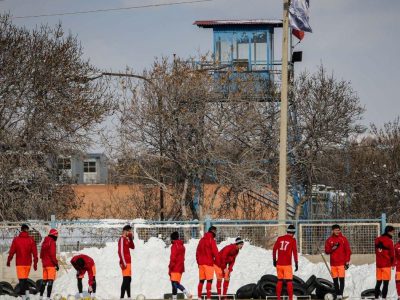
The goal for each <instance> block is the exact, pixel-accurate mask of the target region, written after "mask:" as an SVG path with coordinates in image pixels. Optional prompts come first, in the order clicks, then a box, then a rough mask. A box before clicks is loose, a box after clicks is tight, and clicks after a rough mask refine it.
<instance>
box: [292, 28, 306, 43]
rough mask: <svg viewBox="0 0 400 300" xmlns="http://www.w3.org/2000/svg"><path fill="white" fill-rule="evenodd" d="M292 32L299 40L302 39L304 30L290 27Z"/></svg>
mask: <svg viewBox="0 0 400 300" xmlns="http://www.w3.org/2000/svg"><path fill="white" fill-rule="evenodd" d="M292 34H293V35H294V36H295V37H297V38H298V39H299V40H300V41H301V40H302V39H304V31H300V30H297V29H294V28H293V29H292Z"/></svg>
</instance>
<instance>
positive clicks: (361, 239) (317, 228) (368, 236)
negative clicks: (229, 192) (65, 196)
mask: <svg viewBox="0 0 400 300" xmlns="http://www.w3.org/2000/svg"><path fill="white" fill-rule="evenodd" d="M27 223H28V224H29V225H30V227H31V230H30V233H31V235H32V236H33V237H34V239H35V241H36V243H37V245H38V247H39V248H40V245H41V241H42V240H43V238H44V237H45V236H46V235H47V234H48V231H49V230H50V228H57V229H58V231H59V238H58V241H57V245H58V251H59V252H71V251H80V250H82V249H83V248H88V247H98V248H101V247H105V245H106V243H109V242H116V241H117V240H118V238H119V236H120V234H121V230H122V227H123V226H124V225H126V224H128V223H129V224H131V225H132V226H133V229H134V236H135V239H140V240H143V241H145V242H147V241H148V240H149V239H150V238H159V239H162V240H164V241H165V243H166V245H169V243H170V240H169V236H170V234H171V233H172V232H173V231H178V232H179V233H180V235H181V236H182V237H183V239H184V241H185V242H187V241H189V240H190V239H199V238H200V237H201V236H202V235H203V233H204V230H205V229H206V230H207V229H208V228H209V226H211V225H214V226H216V227H217V236H216V240H217V242H218V243H220V242H222V241H224V240H227V239H229V238H235V237H237V236H240V237H241V238H242V239H244V240H246V241H247V242H249V243H250V244H252V245H254V246H258V247H262V248H265V249H272V246H273V244H274V242H275V240H276V238H277V236H278V229H279V227H280V226H282V225H281V224H280V223H278V221H277V220H211V219H206V220H205V221H204V222H199V221H163V222H161V221H145V220H135V221H129V220H75V221H58V220H55V219H53V220H52V221H51V222H45V221H30V222H29V221H27ZM286 223H287V224H289V223H290V224H294V225H295V226H296V229H297V232H296V237H297V240H298V248H299V249H298V250H299V252H301V253H302V254H310V255H313V254H319V252H320V251H323V249H324V243H325V240H326V239H327V238H328V237H329V236H330V235H331V226H332V225H333V224H339V225H340V226H341V227H342V232H343V234H344V235H345V236H346V237H347V238H348V240H349V242H350V245H351V248H352V252H353V253H354V254H373V253H374V239H375V238H376V237H377V236H378V235H379V234H380V233H381V232H382V230H383V228H384V226H386V217H385V215H382V218H380V219H362V220H361V219H340V220H296V221H293V220H290V221H287V222H286ZM391 225H393V226H394V227H395V228H396V230H397V231H400V224H391ZM19 228H20V224H18V223H10V222H2V223H0V252H1V253H3V252H8V250H9V248H10V245H11V242H12V239H13V238H14V237H15V236H17V235H18V233H19ZM396 233H397V232H396Z"/></svg>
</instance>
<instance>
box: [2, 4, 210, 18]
mask: <svg viewBox="0 0 400 300" xmlns="http://www.w3.org/2000/svg"><path fill="white" fill-rule="evenodd" d="M0 1H1V0H0ZM212 1H214V0H191V1H183V2H170V3H158V4H148V5H140V6H128V7H116V8H104V9H95V10H84V11H74V12H64V13H55V14H42V15H29V16H17V17H13V18H14V19H28V18H40V17H54V16H66V15H79V14H90V13H100V12H108V11H119V10H130V9H141V8H151V7H160V6H172V5H179V4H193V3H200V2H212Z"/></svg>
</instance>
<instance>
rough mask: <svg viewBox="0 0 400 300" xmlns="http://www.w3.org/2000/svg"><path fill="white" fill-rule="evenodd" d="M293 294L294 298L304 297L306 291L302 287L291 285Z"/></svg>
mask: <svg viewBox="0 0 400 300" xmlns="http://www.w3.org/2000/svg"><path fill="white" fill-rule="evenodd" d="M293 294H294V295H295V296H306V295H307V290H306V289H305V288H304V287H303V286H302V285H296V284H294V285H293Z"/></svg>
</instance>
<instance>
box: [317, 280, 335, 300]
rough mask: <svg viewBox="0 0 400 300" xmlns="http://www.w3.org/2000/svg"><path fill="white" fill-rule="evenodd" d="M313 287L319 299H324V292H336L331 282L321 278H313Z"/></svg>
mask: <svg viewBox="0 0 400 300" xmlns="http://www.w3.org/2000/svg"><path fill="white" fill-rule="evenodd" d="M315 288H316V289H315V294H316V295H317V296H318V297H320V298H321V299H324V296H325V294H328V293H330V294H333V295H335V294H336V292H335V286H334V285H333V282H331V281H329V280H326V279H323V278H317V279H315Z"/></svg>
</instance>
